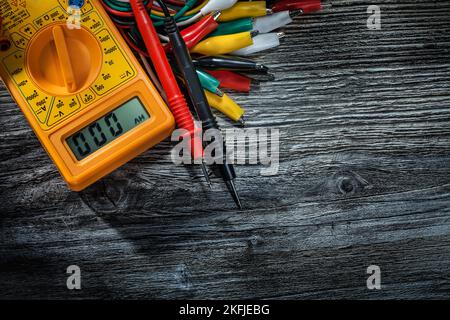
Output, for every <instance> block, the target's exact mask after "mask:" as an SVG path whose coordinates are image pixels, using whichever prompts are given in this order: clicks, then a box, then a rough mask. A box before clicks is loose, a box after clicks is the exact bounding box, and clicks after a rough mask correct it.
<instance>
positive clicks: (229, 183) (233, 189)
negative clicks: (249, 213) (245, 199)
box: [225, 180, 242, 210]
mask: <svg viewBox="0 0 450 320" xmlns="http://www.w3.org/2000/svg"><path fill="white" fill-rule="evenodd" d="M225 183H226V184H227V187H228V190H229V191H230V194H231V196H232V197H233V200H234V202H235V203H236V205H237V206H238V208H239V209H240V210H242V204H241V200H240V199H239V195H238V193H237V191H236V187H235V185H234V181H233V180H226V181H225Z"/></svg>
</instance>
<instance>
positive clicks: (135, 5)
mask: <svg viewBox="0 0 450 320" xmlns="http://www.w3.org/2000/svg"><path fill="white" fill-rule="evenodd" d="M130 4H131V7H132V9H133V13H134V17H135V19H136V23H137V26H138V28H139V32H140V33H141V35H142V39H143V40H144V43H145V47H146V48H147V51H148V54H149V55H150V58H151V60H152V62H153V66H154V67H155V70H156V73H157V75H158V78H159V80H160V82H161V85H162V87H163V88H164V91H165V92H166V95H167V100H168V104H169V107H170V109H171V111H172V113H173V116H174V118H175V121H176V123H177V125H178V127H179V128H181V129H185V130H187V131H188V132H189V135H190V137H191V141H192V143H191V154H192V157H193V158H194V160H197V159H201V158H202V157H203V148H202V139H201V137H198V135H197V134H196V132H197V131H196V130H197V129H196V128H195V124H194V118H193V117H192V114H191V112H190V111H189V107H188V105H187V103H186V100H185V99H184V96H183V94H182V93H181V91H180V88H179V87H178V83H177V81H176V78H175V75H174V74H173V71H172V68H171V67H170V64H169V61H168V60H167V57H166V54H165V52H164V49H163V47H162V45H161V42H160V41H159V38H158V34H157V33H156V30H155V27H154V26H153V23H152V20H151V19H150V17H149V15H148V13H147V10H146V8H145V6H144V4H143V3H142V0H130ZM198 130H199V129H198ZM202 169H203V172H204V173H205V172H206V168H204V165H203V166H202ZM205 178H206V179H207V180H208V183H209V176H208V175H207V174H206V175H205Z"/></svg>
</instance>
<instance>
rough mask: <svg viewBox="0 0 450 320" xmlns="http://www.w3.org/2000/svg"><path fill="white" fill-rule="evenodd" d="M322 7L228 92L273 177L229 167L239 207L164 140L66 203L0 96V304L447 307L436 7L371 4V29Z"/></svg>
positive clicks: (443, 84)
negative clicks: (71, 276)
mask: <svg viewBox="0 0 450 320" xmlns="http://www.w3.org/2000/svg"><path fill="white" fill-rule="evenodd" d="M329 3H331V6H330V7H329V8H328V9H327V10H325V11H324V12H322V13H319V14H314V15H310V16H307V17H300V18H298V19H296V23H295V24H293V25H291V26H289V27H287V28H286V29H285V32H286V33H287V37H286V38H285V39H284V40H283V44H282V46H281V47H280V48H278V49H277V50H273V51H269V52H267V53H265V54H263V55H260V56H258V57H257V59H258V60H259V61H260V62H263V63H266V64H268V65H269V66H270V67H272V69H273V70H274V74H275V76H276V80H275V81H273V82H268V83H262V84H261V86H260V88H259V89H258V90H257V91H256V92H255V93H253V94H250V95H237V94H233V97H234V98H236V100H237V101H238V102H239V103H241V104H242V105H243V106H245V107H246V109H247V113H248V116H247V124H248V126H249V127H253V128H262V127H268V128H277V129H279V130H280V132H281V144H280V169H279V173H278V175H276V176H271V177H264V176H261V175H260V169H261V166H259V165H244V166H237V172H238V175H239V179H238V181H237V185H238V189H239V192H240V194H241V197H242V200H243V202H244V205H245V210H244V211H242V212H239V211H237V210H236V209H235V207H234V204H233V203H232V200H231V199H230V198H229V195H228V194H227V193H226V192H225V190H224V186H223V185H222V184H221V182H220V180H218V179H216V178H214V179H213V182H214V190H213V191H210V190H208V188H207V186H206V185H205V183H204V181H203V178H202V176H201V172H200V169H199V168H196V167H185V166H175V165H173V164H172V163H171V161H170V156H169V152H170V143H169V142H168V141H165V142H163V143H161V144H160V145H158V146H157V147H156V148H154V149H152V150H150V151H148V152H147V153H145V154H144V155H142V156H140V157H139V158H137V159H135V160H133V161H132V162H130V163H128V164H127V165H125V166H124V167H123V168H121V169H119V170H117V171H116V172H114V173H112V174H111V175H110V176H108V177H107V178H105V179H103V180H102V181H100V182H98V183H97V184H95V185H94V186H92V187H90V188H88V189H87V190H85V191H83V192H81V193H79V194H77V193H74V192H70V191H69V190H67V188H66V186H65V184H64V182H63V181H62V180H61V178H60V177H59V175H58V173H57V172H56V170H55V167H54V165H53V164H52V162H51V161H50V160H49V159H48V156H47V155H46V154H45V152H44V151H43V149H42V148H41V146H40V145H39V142H38V141H37V139H36V138H35V136H34V134H33V133H32V131H31V129H30V128H29V127H28V125H27V123H26V121H25V120H24V118H23V116H22V115H21V113H20V111H19V110H18V108H17V107H16V106H15V104H14V103H13V101H12V100H11V98H10V97H9V95H8V94H7V92H6V91H5V89H4V86H2V87H0V104H1V105H2V107H1V109H0V127H1V128H2V130H1V131H0V146H1V153H0V165H1V166H0V168H1V169H0V186H1V189H0V200H1V201H0V212H1V214H0V287H1V290H0V297H2V298H13V297H16V298H17V297H24V298H67V297H78V298H80V297H83V298H89V297H97V298H145V297H151V298H279V299H284V298H448V297H449V296H450V284H449V277H450V268H449V266H450V263H449V262H450V237H449V234H450V214H449V213H450V212H449V210H450V209H449V208H450V206H449V204H450V147H449V146H450V108H449V106H450V55H449V53H450V32H449V31H450V23H449V21H450V10H449V9H450V3H449V2H448V1H436V2H430V1H428V2H421V1H413V0H404V1H393V0H385V1H380V6H381V10H382V29H381V30H379V31H373V30H368V29H367V27H366V19H367V13H366V9H367V6H368V5H369V3H367V2H366V1H350V0H348V1H330V2H329ZM220 122H221V124H222V125H223V126H224V127H231V124H230V122H228V121H227V120H224V119H223V118H221V119H220ZM71 264H76V265H79V266H80V267H81V269H82V277H83V289H82V290H81V291H79V292H73V291H68V290H67V289H66V287H65V281H66V274H65V269H66V268H67V266H69V265H71ZM370 264H377V265H379V266H380V267H381V270H382V286H383V289H382V290H380V291H371V290H367V288H366V285H365V283H366V277H367V275H366V268H367V266H368V265H370Z"/></svg>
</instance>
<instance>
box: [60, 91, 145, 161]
mask: <svg viewBox="0 0 450 320" xmlns="http://www.w3.org/2000/svg"><path fill="white" fill-rule="evenodd" d="M147 119H150V116H149V114H148V112H147V110H146V109H145V107H144V106H143V105H142V103H141V101H140V100H139V98H133V99H131V100H130V101H128V102H126V103H124V104H123V105H121V106H120V107H118V108H117V109H115V110H114V111H112V112H110V113H108V114H107V115H105V116H103V117H102V118H100V119H98V120H97V121H95V122H93V123H91V124H90V125H88V126H86V127H85V128H83V129H81V130H80V131H78V132H76V133H75V134H73V135H72V136H70V137H69V138H68V139H67V140H66V141H67V144H68V145H69V148H70V150H72V152H73V154H74V155H75V157H76V158H77V160H82V159H84V158H86V157H87V156H89V155H90V154H92V153H94V152H95V151H97V150H99V149H101V148H102V147H104V146H106V145H107V144H109V143H110V142H112V141H114V140H115V139H117V138H118V137H120V136H121V135H123V134H125V133H127V132H128V131H130V130H131V129H133V128H135V127H137V126H138V125H140V124H141V123H143V122H144V121H146V120H147Z"/></svg>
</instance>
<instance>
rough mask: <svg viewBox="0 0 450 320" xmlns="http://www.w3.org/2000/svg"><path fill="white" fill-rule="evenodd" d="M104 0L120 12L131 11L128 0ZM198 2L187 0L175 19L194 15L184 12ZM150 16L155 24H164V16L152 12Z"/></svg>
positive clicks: (182, 19)
mask: <svg viewBox="0 0 450 320" xmlns="http://www.w3.org/2000/svg"><path fill="white" fill-rule="evenodd" d="M103 2H105V4H106V5H107V6H108V7H110V8H112V9H114V10H117V11H120V12H131V5H130V4H129V3H127V2H121V1H116V0H103ZM196 3H197V0H189V1H188V2H186V4H185V5H184V7H183V8H181V9H180V10H179V11H178V12H177V13H176V14H175V16H174V18H175V20H177V21H184V20H187V19H189V18H191V17H193V16H194V14H192V15H188V16H184V14H185V13H186V12H188V11H189V10H191V9H192V8H193V7H194V6H195V4H196ZM147 4H148V0H146V1H144V5H147ZM150 17H151V18H152V20H156V23H155V26H156V27H159V26H162V25H163V24H164V18H163V17H160V16H157V15H154V14H150Z"/></svg>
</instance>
